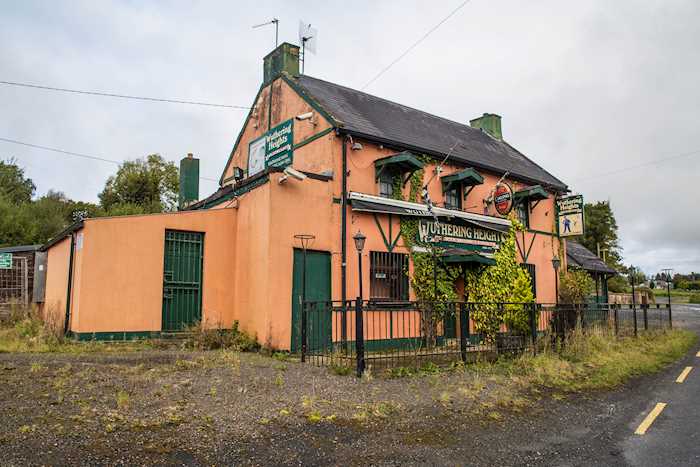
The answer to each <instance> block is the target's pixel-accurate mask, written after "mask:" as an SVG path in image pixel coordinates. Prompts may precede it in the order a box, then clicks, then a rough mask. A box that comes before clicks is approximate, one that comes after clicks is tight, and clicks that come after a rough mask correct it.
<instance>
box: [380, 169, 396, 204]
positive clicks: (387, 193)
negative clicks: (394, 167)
mask: <svg viewBox="0 0 700 467" xmlns="http://www.w3.org/2000/svg"><path fill="white" fill-rule="evenodd" d="M379 196H383V197H385V198H392V197H393V196H394V177H393V175H392V174H390V173H387V172H383V173H382V174H381V175H380V176H379Z"/></svg>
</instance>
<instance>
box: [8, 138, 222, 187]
mask: <svg viewBox="0 0 700 467" xmlns="http://www.w3.org/2000/svg"><path fill="white" fill-rule="evenodd" d="M0 141H4V142H6V143H12V144H19V145H21V146H28V147H30V148H36V149H43V150H45V151H52V152H58V153H61V154H66V155H68V156H75V157H82V158H84V159H91V160H94V161H100V162H108V163H110V164H116V165H121V164H122V163H123V162H122V161H117V160H114V159H106V158H104V157H98V156H91V155H88V154H81V153H79V152H72V151H64V150H63V149H56V148H50V147H48V146H41V145H39V144H32V143H26V142H24V141H17V140H16V139H9V138H2V137H0ZM199 178H200V179H201V180H206V181H209V182H215V183H218V182H219V180H216V179H213V178H208V177H199Z"/></svg>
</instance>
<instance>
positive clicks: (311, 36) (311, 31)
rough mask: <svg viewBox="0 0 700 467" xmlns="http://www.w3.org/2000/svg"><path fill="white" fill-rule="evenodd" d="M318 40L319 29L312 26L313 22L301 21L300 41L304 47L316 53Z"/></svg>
mask: <svg viewBox="0 0 700 467" xmlns="http://www.w3.org/2000/svg"><path fill="white" fill-rule="evenodd" d="M317 42H318V29H316V28H312V27H311V24H307V23H305V22H303V21H299V43H300V44H301V46H302V48H304V49H305V51H306V50H308V51H309V52H311V53H312V54H314V55H316V44H317Z"/></svg>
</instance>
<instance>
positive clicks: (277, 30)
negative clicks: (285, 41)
mask: <svg viewBox="0 0 700 467" xmlns="http://www.w3.org/2000/svg"><path fill="white" fill-rule="evenodd" d="M268 24H274V25H275V48H277V45H278V44H279V37H280V20H278V19H277V18H272V20H270V21H268V22H267V23H260V24H256V25H255V26H253V29H257V28H261V27H263V26H267V25H268Z"/></svg>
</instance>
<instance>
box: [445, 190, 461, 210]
mask: <svg viewBox="0 0 700 467" xmlns="http://www.w3.org/2000/svg"><path fill="white" fill-rule="evenodd" d="M460 191H462V190H460V187H459V186H455V187H453V188H450V189H448V190H445V207H446V208H447V209H462V196H460V195H461V193H460Z"/></svg>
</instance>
